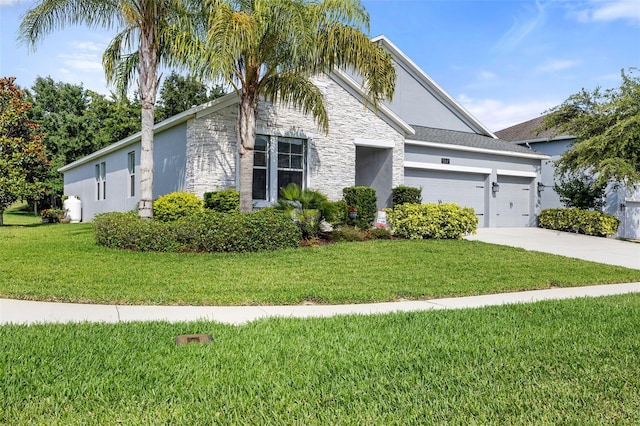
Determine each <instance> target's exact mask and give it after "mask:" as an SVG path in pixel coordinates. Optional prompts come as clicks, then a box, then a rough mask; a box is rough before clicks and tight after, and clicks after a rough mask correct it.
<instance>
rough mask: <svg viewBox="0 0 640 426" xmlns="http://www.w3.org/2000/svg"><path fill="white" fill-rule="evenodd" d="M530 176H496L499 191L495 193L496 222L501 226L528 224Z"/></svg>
mask: <svg viewBox="0 0 640 426" xmlns="http://www.w3.org/2000/svg"><path fill="white" fill-rule="evenodd" d="M531 181H532V178H529V177H520V176H498V184H499V185H500V191H499V192H498V193H496V201H497V209H498V211H497V215H498V218H497V224H498V226H501V227H519V226H529V225H530V219H531V218H530V212H529V211H530V205H531Z"/></svg>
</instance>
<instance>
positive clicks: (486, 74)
mask: <svg viewBox="0 0 640 426" xmlns="http://www.w3.org/2000/svg"><path fill="white" fill-rule="evenodd" d="M478 76H479V77H480V79H481V80H493V79H494V78H496V77H497V76H496V75H495V73H492V72H491V71H484V70H482V71H480V73H479V74H478Z"/></svg>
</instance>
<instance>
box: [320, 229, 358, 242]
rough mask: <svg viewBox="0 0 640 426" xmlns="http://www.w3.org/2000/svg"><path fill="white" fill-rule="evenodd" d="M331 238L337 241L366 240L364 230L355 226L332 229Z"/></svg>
mask: <svg viewBox="0 0 640 426" xmlns="http://www.w3.org/2000/svg"><path fill="white" fill-rule="evenodd" d="M329 239H330V240H331V241H334V242H336V243H338V242H351V241H364V240H365V239H366V238H365V235H364V232H362V231H361V230H359V229H358V228H355V227H353V226H342V227H340V228H336V229H334V230H333V231H331V234H329Z"/></svg>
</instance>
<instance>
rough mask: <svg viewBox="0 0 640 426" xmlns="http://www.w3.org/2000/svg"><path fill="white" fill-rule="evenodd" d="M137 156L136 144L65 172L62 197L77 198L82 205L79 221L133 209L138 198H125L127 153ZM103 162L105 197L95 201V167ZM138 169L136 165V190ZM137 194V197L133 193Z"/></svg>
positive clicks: (138, 148) (137, 144)
mask: <svg viewBox="0 0 640 426" xmlns="http://www.w3.org/2000/svg"><path fill="white" fill-rule="evenodd" d="M131 151H134V152H135V153H136V159H138V158H139V156H140V144H139V143H136V144H133V145H129V146H126V147H123V148H122V149H120V150H118V151H115V152H112V153H110V154H107V155H105V156H102V157H100V158H97V159H95V160H93V161H91V162H88V163H85V164H83V165H81V166H79V167H76V168H74V169H72V170H69V171H67V172H65V174H64V193H65V195H77V196H78V197H79V198H80V201H81V202H82V221H83V222H90V221H91V220H93V217H94V216H95V215H96V214H98V213H105V212H111V211H127V210H132V209H133V208H135V206H136V203H137V202H138V197H137V196H135V197H130V196H129V171H128V169H127V165H128V157H127V154H128V153H129V152H131ZM102 162H104V163H105V166H106V198H104V199H103V197H102V195H101V196H100V200H98V193H97V182H96V172H95V167H96V164H100V163H102ZM138 175H139V167H138V166H136V178H137V181H136V189H139V185H140V183H139V182H140V178H139V176H138ZM136 195H138V194H136Z"/></svg>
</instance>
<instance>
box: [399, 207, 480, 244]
mask: <svg viewBox="0 0 640 426" xmlns="http://www.w3.org/2000/svg"><path fill="white" fill-rule="evenodd" d="M387 217H388V219H389V222H390V224H391V227H392V229H393V233H394V235H395V236H397V237H400V238H407V239H411V240H416V239H423V238H425V239H426V238H435V239H461V238H462V237H464V236H465V235H466V234H475V233H476V229H477V227H478V217H477V216H476V215H475V212H474V211H473V209H472V208H469V207H464V208H462V207H460V206H459V205H457V204H453V203H443V204H401V205H399V206H396V207H394V208H393V209H387Z"/></svg>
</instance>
